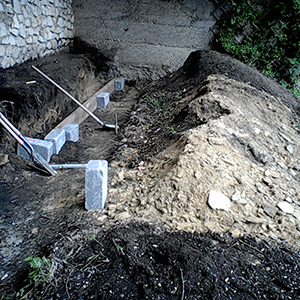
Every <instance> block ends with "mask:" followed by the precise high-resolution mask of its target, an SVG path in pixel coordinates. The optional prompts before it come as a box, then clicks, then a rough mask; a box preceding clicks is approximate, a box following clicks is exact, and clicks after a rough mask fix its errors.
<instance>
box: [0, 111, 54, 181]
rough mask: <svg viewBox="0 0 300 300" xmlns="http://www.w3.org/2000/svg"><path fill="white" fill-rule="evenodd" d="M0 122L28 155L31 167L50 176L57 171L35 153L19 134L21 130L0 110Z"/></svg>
mask: <svg viewBox="0 0 300 300" xmlns="http://www.w3.org/2000/svg"><path fill="white" fill-rule="evenodd" d="M0 123H1V124H2V125H3V127H4V128H5V129H6V130H7V131H8V132H9V133H10V134H11V136H12V137H13V138H14V139H15V140H16V141H17V142H18V143H19V144H20V145H21V146H22V147H23V148H24V149H25V150H26V152H27V153H28V154H29V155H30V158H31V162H32V163H33V165H32V167H34V168H35V169H37V170H38V171H40V172H42V173H43V174H46V175H50V176H51V175H55V174H56V173H57V172H56V171H55V170H53V169H52V168H51V167H50V166H49V165H48V164H47V162H46V161H45V160H44V158H43V157H42V156H41V155H40V154H39V153H35V151H34V149H33V147H32V145H31V144H30V143H28V141H27V140H26V138H25V137H24V136H23V135H22V134H21V132H20V131H19V130H18V129H17V128H16V127H15V126H14V125H13V124H12V123H10V122H9V121H8V119H7V118H6V117H5V116H4V115H3V114H2V113H1V112H0Z"/></svg>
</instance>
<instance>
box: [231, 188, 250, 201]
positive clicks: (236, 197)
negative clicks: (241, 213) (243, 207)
mask: <svg viewBox="0 0 300 300" xmlns="http://www.w3.org/2000/svg"><path fill="white" fill-rule="evenodd" d="M231 200H232V201H235V202H238V203H241V204H246V203H247V200H246V199H245V198H243V195H241V193H240V192H239V191H237V192H235V193H234V194H233V195H232V196H231Z"/></svg>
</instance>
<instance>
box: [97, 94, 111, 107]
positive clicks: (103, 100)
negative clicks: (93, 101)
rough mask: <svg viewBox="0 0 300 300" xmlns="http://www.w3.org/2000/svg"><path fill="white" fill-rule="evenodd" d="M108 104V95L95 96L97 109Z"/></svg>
mask: <svg viewBox="0 0 300 300" xmlns="http://www.w3.org/2000/svg"><path fill="white" fill-rule="evenodd" d="M108 102H109V93H100V94H99V95H98V96H97V108H105V107H106V106H107V104H108Z"/></svg>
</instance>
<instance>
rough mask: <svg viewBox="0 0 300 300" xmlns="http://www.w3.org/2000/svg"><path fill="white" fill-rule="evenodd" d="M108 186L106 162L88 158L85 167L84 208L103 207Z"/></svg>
mask: <svg viewBox="0 0 300 300" xmlns="http://www.w3.org/2000/svg"><path fill="white" fill-rule="evenodd" d="M107 188H108V162H107V161H106V160H90V161H89V162H88V164H87V166H86V169H85V208H86V209H87V210H94V209H103V208H104V207H105V203H106V198H107Z"/></svg>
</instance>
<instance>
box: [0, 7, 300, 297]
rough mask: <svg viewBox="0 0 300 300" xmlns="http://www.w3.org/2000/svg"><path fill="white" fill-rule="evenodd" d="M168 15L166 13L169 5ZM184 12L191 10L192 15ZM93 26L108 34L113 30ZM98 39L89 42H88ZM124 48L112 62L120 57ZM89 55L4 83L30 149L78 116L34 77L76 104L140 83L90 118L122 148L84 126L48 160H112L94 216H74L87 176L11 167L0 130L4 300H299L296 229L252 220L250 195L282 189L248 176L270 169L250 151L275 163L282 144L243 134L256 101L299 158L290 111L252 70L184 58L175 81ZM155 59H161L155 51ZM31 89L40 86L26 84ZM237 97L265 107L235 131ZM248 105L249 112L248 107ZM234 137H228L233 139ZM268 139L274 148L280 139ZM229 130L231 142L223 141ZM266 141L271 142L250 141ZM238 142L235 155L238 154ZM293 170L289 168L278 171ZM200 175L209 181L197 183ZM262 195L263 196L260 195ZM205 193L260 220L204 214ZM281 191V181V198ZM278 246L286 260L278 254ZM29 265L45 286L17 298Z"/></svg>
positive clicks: (199, 56)
mask: <svg viewBox="0 0 300 300" xmlns="http://www.w3.org/2000/svg"><path fill="white" fill-rule="evenodd" d="M129 2H130V1H128V3H129ZM170 3H171V4H172V3H173V1H168V2H167V5H171V4H170ZM178 3H181V2H180V1H179V2H178ZM189 3H190V2H189ZM129 4H130V3H129ZM131 4H132V3H131ZM139 4H140V5H141V3H139ZM75 5H76V6H77V9H78V10H80V9H81V10H83V9H87V7H86V6H85V5H86V3H83V6H82V7H80V6H78V1H75ZM172 5H173V4H172ZM174 5H175V6H176V5H177V4H176V3H175V2H174ZM190 5H191V8H193V5H194V4H190ZM129 6H130V5H129ZM131 6H132V5H131ZM175 6H174V7H175ZM141 7H142V5H141V6H137V8H136V9H141ZM153 7H154V6H151V9H154V8H153ZM174 7H173V6H172V8H170V9H175V8H174ZM119 8H122V7H119ZM119 8H118V9H119ZM101 9H103V7H102V8H101ZM88 11H90V9H88ZM77 13H78V12H77ZM97 13H98V12H95V14H97ZM199 13H200V11H199V10H197V11H196V14H199ZM203 14H204V13H203ZM133 16H134V14H133V12H132V11H131V13H130V14H128V15H127V17H126V18H127V19H126V18H125V17H123V18H121V16H120V18H121V20H123V21H124V20H125V21H124V22H125V23H126V22H127V23H126V24H125V25H126V26H128V30H127V31H124V32H122V34H124V35H125V34H127V32H130V31H131V28H135V27H136V26H137V25H139V24H140V23H139V22H141V20H137V21H136V20H134V18H133ZM195 18H196V17H195ZM84 19H85V17H83V19H81V21H82V20H84ZM93 20H94V19H93ZM195 20H196V21H195V22H193V23H192V24H196V25H197V26H198V25H199V23H197V22H199V20H197V19H195ZM129 21H130V22H129ZM160 21H161V22H163V20H160ZM103 22H104V23H105V26H106V27H105V28H106V29H107V28H110V26H111V23H110V22H108V21H105V20H104V21H103ZM78 25H80V24H79V23H78ZM154 25H157V24H154ZM158 25H159V26H160V25H161V24H158ZM196 25H195V26H196ZM159 26H157V28H160V27H159ZM184 26H185V25H184ZM126 28H127V27H126ZM155 28H156V27H155ZM157 28H156V30H157ZM100 29H101V28H100ZM100 29H99V30H100ZM183 29H184V30H186V27H183ZM82 30H83V31H84V28H82ZM193 32H194V31H193ZM96 33H97V32H96V31H95V32H93V33H92V34H90V35H87V36H86V38H87V39H93V37H94V34H96ZM126 38H129V37H126ZM115 41H116V40H111V41H110V40H109V39H108V40H106V42H105V43H104V44H105V45H104V46H107V49H108V48H109V47H112V48H113V42H115ZM110 42H112V45H110V44H109V43H110ZM128 45H129V44H128ZM128 45H126V47H123V48H121V49H123V50H124V49H125V50H126V49H127V51H129V50H130V47H129V48H128ZM94 46H95V45H94ZM94 46H91V45H89V44H88V43H87V41H84V42H83V41H81V40H80V39H75V40H74V43H73V46H72V47H71V48H70V51H69V52H65V53H60V54H57V55H54V56H49V57H46V58H44V59H40V60H36V61H33V62H28V63H25V64H22V65H20V66H16V67H14V68H10V69H8V70H1V71H0V78H1V81H0V82H1V86H0V91H1V93H0V103H1V110H2V111H3V112H4V113H5V114H6V115H7V116H8V117H9V119H10V120H11V121H12V122H13V123H14V124H15V125H16V127H18V128H19V129H21V131H22V133H23V134H24V135H26V136H33V137H38V138H43V137H44V136H45V135H46V134H47V133H48V132H49V131H50V130H51V129H52V128H54V127H55V126H56V125H57V124H58V123H59V122H60V121H61V120H62V119H63V118H64V117H65V116H67V115H68V114H69V113H70V112H71V111H73V110H74V108H75V107H76V105H74V103H73V102H72V101H71V100H70V99H68V98H67V97H65V96H64V95H63V94H62V93H61V92H60V91H58V90H57V89H56V88H55V87H53V86H52V85H51V84H50V83H49V82H47V81H45V80H44V79H43V78H41V77H40V75H39V74H37V73H36V72H35V71H34V70H33V69H32V68H31V64H34V65H36V66H37V67H39V68H40V69H41V70H43V72H45V73H46V74H47V75H49V76H50V77H51V78H53V79H54V80H55V81H57V82H58V83H59V84H60V85H61V86H63V87H64V88H65V89H66V90H67V91H69V92H70V93H71V94H72V95H74V96H75V97H76V98H78V99H79V100H80V101H84V100H86V99H87V98H88V97H89V96H91V95H92V94H93V93H94V92H95V91H96V90H98V89H100V87H102V86H103V85H105V83H107V82H108V81H109V80H110V79H111V78H112V75H114V76H115V75H119V74H128V75H129V77H130V76H132V77H134V76H136V74H138V75H141V77H142V78H144V79H136V78H135V79H132V80H127V81H126V85H125V88H124V89H123V90H122V91H120V92H114V93H113V94H112V95H111V99H110V103H109V105H108V106H107V108H105V109H104V110H98V111H96V114H97V116H98V117H99V118H101V120H103V121H105V122H108V123H110V122H111V120H113V116H114V114H115V113H118V115H119V124H120V127H121V129H120V131H119V133H118V135H116V134H115V133H114V132H113V131H110V130H103V129H102V128H100V126H99V125H98V124H97V123H96V122H95V121H94V120H93V119H91V118H88V119H87V120H86V121H84V122H83V123H82V124H81V125H80V138H79V141H78V142H77V143H72V142H68V143H66V144H65V145H64V147H63V149H62V150H61V152H60V153H59V155H55V156H53V157H52V160H51V162H53V163H86V162H88V161H89V160H91V159H106V160H108V162H109V196H108V200H107V206H106V208H105V209H104V210H103V211H89V212H87V211H85V210H84V200H85V199H84V198H85V197H84V186H85V178H84V171H82V170H65V171H62V172H58V174H57V175H56V176H54V177H44V176H41V175H40V174H39V173H37V172H34V171H33V170H32V169H30V168H28V166H27V164H26V163H25V162H24V161H23V160H21V159H19V158H18V157H17V155H16V154H15V146H16V145H15V142H14V141H13V139H12V138H11V137H10V136H8V134H7V133H6V132H5V131H4V130H3V129H2V128H1V131H0V138H1V143H0V178H1V181H0V205H1V206H0V210H1V215H0V228H1V232H0V238H1V247H0V255H1V260H0V279H1V280H0V290H1V294H0V295H1V297H6V298H4V299H19V298H20V297H19V296H18V295H17V293H18V292H20V291H21V292H23V294H24V295H25V294H26V297H27V298H28V299H158V298H160V299H210V298H211V299H299V298H300V290H299V286H300V282H299V278H300V274H299V273H300V272H299V268H298V265H299V264H300V257H299V251H298V248H296V246H295V245H297V237H298V238H299V234H298V228H299V223H298V220H297V219H296V218H295V217H294V215H293V216H291V215H287V216H286V214H284V213H282V212H281V211H280V210H278V209H277V208H274V207H272V206H269V207H268V208H269V210H268V212H269V214H270V215H272V218H271V217H270V218H269V219H267V217H266V215H265V213H264V212H262V208H263V207H266V206H267V205H266V203H265V202H261V203H259V201H263V200H261V198H259V197H258V196H259V195H261V193H262V192H258V191H257V190H256V186H257V188H259V189H260V191H262V190H263V189H270V191H268V192H266V191H264V192H265V193H266V194H267V195H269V194H270V193H272V194H273V195H278V197H281V194H280V192H278V189H276V186H277V182H276V180H277V179H278V177H272V180H273V181H272V180H271V181H270V179H269V178H267V179H266V178H261V175H257V173H259V172H260V171H261V169H263V168H264V167H266V166H269V162H268V161H267V163H265V164H263V163H261V162H260V161H259V153H263V151H262V150H261V149H260V148H259V147H260V146H261V147H262V148H263V147H264V149H267V148H272V149H273V148H274V147H273V145H274V143H277V145H278V144H280V141H278V140H276V141H275V142H274V143H273V144H272V143H271V142H270V141H271V137H270V136H266V137H265V138H261V137H257V136H255V137H254V138H253V140H251V141H252V143H251V144H250V143H249V141H250V138H252V137H249V136H248V137H247V138H248V140H247V139H246V138H245V136H246V135H247V134H249V132H250V131H251V129H252V127H253V126H254V125H255V126H259V125H257V124H259V122H257V120H256V121H255V122H256V123H255V124H254V123H253V124H254V125H253V124H252V123H251V122H252V121H251V120H252V119H254V118H255V117H257V118H258V116H260V114H261V112H262V111H263V112H264V113H265V110H264V109H265V106H264V101H266V103H267V102H268V101H269V102H268V103H271V104H270V105H272V109H273V111H272V112H273V114H274V116H276V118H277V119H276V118H275V117H274V119H273V115H272V114H266V117H265V119H268V118H270V122H271V123H272V122H273V124H277V123H279V121H278V120H279V119H280V118H281V119H280V122H282V124H285V126H286V127H287V128H288V129H287V130H286V131H285V136H286V135H288V134H290V133H291V132H292V134H291V135H289V137H288V138H289V139H290V140H291V141H293V146H294V149H295V153H297V152H296V151H298V150H297V149H298V148H297V144H296V142H294V141H295V140H296V138H297V134H298V133H297V130H298V127H297V125H296V124H297V122H299V114H298V101H299V99H298V98H297V97H296V96H293V95H291V94H289V93H288V92H287V91H286V90H285V89H284V88H282V87H281V86H279V85H278V84H277V83H275V82H273V81H272V80H270V79H267V78H266V77H264V76H263V75H262V74H260V73H258V72H257V71H256V70H254V69H252V68H250V67H248V66H245V65H243V64H241V63H240V62H238V61H236V60H233V59H231V58H230V57H228V56H224V55H221V54H219V53H216V52H213V51H203V50H201V51H196V52H193V53H191V55H190V56H189V57H188V58H187V60H186V61H185V63H184V64H183V65H182V67H181V68H179V70H178V71H176V72H173V71H174V70H172V72H171V73H170V72H169V71H170V70H169V69H168V68H164V69H163V72H162V71H161V70H158V69H159V67H157V66H154V68H153V69H151V68H149V67H148V66H138V65H136V64H135V65H133V67H132V68H131V67H128V66H127V65H126V62H125V61H124V60H123V57H121V56H122V55H121V51H119V50H118V51H119V52H118V51H117V50H116V51H115V53H114V55H112V54H111V53H110V52H109V51H108V52H106V53H105V52H103V53H104V54H103V53H101V51H100V50H99V49H100V48H101V45H100V46H99V45H97V46H98V47H96V48H95V47H94ZM138 46H140V45H138ZM160 46H161V45H160ZM104 48H105V47H104ZM112 48H111V49H110V50H113V49H112ZM137 48H138V47H137ZM107 49H106V50H107ZM128 49H129V50H128ZM147 49H148V48H147ZM151 49H152V50H153V51H154V50H155V51H154V53H156V54H157V53H159V51H161V49H162V48H161V47H160V48H159V49H156V48H155V47H152V48H151ZM191 49H192V46H191V47H190V48H189V51H190V50H191ZM148 50H149V49H148ZM157 51H158V52H157ZM124 52H125V53H127V52H126V51H124ZM116 53H117V55H116ZM151 53H152V52H151ZM180 53H182V52H180ZM184 53H187V52H184ZM153 57H154V56H153ZM153 57H152V58H151V59H153ZM131 58H132V57H131ZM177 62H178V61H177ZM130 63H131V62H130V61H129V62H128V65H130ZM118 64H119V65H118ZM127 67H128V68H127ZM166 70H169V71H166ZM168 73H170V74H168ZM147 74H148V75H149V77H153V78H154V77H156V78H157V77H161V75H166V74H168V75H167V76H165V77H162V78H160V79H159V80H156V81H152V80H150V79H145V78H146V77H147ZM209 75H214V76H216V77H213V78H212V77H209ZM218 75H226V76H227V77H226V78H225V79H224V77H218ZM231 79H234V80H235V81H233V80H231ZM32 81H36V83H31V84H26V83H28V82H32ZM247 83H250V85H248V84H247ZM264 92H267V93H268V94H267V93H264ZM231 93H232V94H231ZM236 95H238V96H236ZM270 95H271V96H270ZM230 96H232V97H235V98H234V99H233V102H234V104H232V103H231V104H230V102H228V101H227V100H226V99H229V98H230ZM226 97H227V98H226ZM244 97H246V98H245V99H253V103H256V102H261V106H259V108H260V110H258V111H257V114H256V115H252V117H249V118H248V119H245V120H246V121H245V123H243V122H244V119H243V118H244V117H243V115H242V114H240V115H238V114H237V108H238V109H240V106H241V107H242V108H243V105H244V104H243V103H242V101H245V103H247V102H246V100H245V99H244ZM247 97H248V98H247ZM224 99H225V100H224ZM241 99H242V100H241ZM258 99H259V100H258ZM274 99H275V100H274ZM226 101H227V102H226ZM247 101H248V100H247ZM247 105H248V107H249V110H250V107H252V106H251V105H252V103H250V102H248V104H247ZM247 105H246V104H245V106H247ZM274 107H275V108H276V109H277V112H276V111H275V108H274ZM254 111H255V110H254ZM244 115H246V111H244ZM234 118H236V119H234ZM251 118H252V119H251ZM227 120H231V121H230V122H232V123H230V122H229V121H227ZM249 120H250V121H249ZM260 121H261V123H263V121H262V119H261V120H260ZM264 121H265V120H264ZM226 122H228V123H226ZM247 122H248V123H247ZM249 123H251V124H250V125H249ZM232 124H234V125H236V126H237V128H238V129H237V128H234V127H229V126H233V125H232ZM245 124H246V125H245ZM263 124H265V123H263ZM226 126H228V128H227V127H226ZM238 126H240V127H238ZM251 126H252V127H251ZM268 126H269V125H268ZM273 127H274V128H273V130H274V132H276V134H274V136H275V135H276V136H277V132H280V134H282V132H281V131H282V130H281V129H280V130H281V131H280V130H279V129H277V127H275V126H273ZM226 128H227V129H228V132H233V134H231V135H230V136H228V133H226ZM249 128H250V129H249ZM248 129H249V132H248V131H247V130H248ZM243 130H244V131H247V132H242V131H243ZM263 130H267V129H266V128H260V131H263ZM224 132H225V133H224ZM237 132H238V134H239V135H237ZM230 138H232V140H230ZM226 139H227V140H226ZM239 141H240V142H241V143H244V144H241V143H240V144H239V145H238V146H236V145H237V144H238V143H239ZM264 142H266V143H267V142H270V143H269V144H264ZM280 145H281V144H280ZM244 146H245V147H244ZM246 146H247V147H248V148H247V147H246ZM233 148H234V150H233ZM282 148H284V147H282ZM197 149H198V150H197ZM199 149H200V150H199ZM274 149H275V148H274ZM260 150H261V151H260ZM243 151H244V152H247V153H246V154H245V153H244V152H243ZM278 151H279V150H278ZM280 151H283V152H284V149H283V150H280ZM241 153H242V154H241ZM251 153H252V154H251ZM275 154H276V155H277V154H278V155H279V154H280V155H281V153H279V152H278V153H277V152H276V153H275ZM275 154H274V157H275V156H276V155H275ZM230 155H232V156H230ZM247 155H248V156H247ZM224 157H225V158H224ZM249 157H250V159H248V158H249ZM223 159H224V160H225V163H224V161H223ZM274 159H275V158H274ZM250 160H251V163H249V161H250ZM291 161H292V160H291V158H290V157H286V162H288V163H291ZM236 163H238V164H236ZM294 163H295V164H296V162H294ZM232 166H233V167H232ZM241 166H242V167H241ZM193 170H195V171H193ZM222 172H223V173H222ZM230 172H231V173H230ZM239 172H240V173H239ZM247 172H248V173H249V174H250V173H251V174H252V175H253V174H255V176H257V177H254V175H253V177H251V176H252V175H249V174H248V173H247ZM255 172H256V173H255ZM281 172H282V173H284V171H283V170H281ZM220 173H221V175H220ZM269 173H270V171H269ZM203 174H204V175H205V174H209V176H208V175H207V177H203V178H202V177H201V176H203ZM272 174H273V173H272ZM284 174H285V173H284ZM247 176H248V177H247ZM274 176H275V175H274ZM231 179H232V180H231ZM197 180H199V181H197ZM274 180H275V183H274ZM297 180H298V179H297V178H296V179H289V181H286V183H285V184H286V185H288V182H292V184H291V185H294V187H293V188H294V191H293V192H290V191H289V192H290V193H291V196H290V198H291V199H293V200H294V199H296V197H297V193H298V189H297V187H296V184H295V182H296V181H297ZM252 181H253V182H252ZM211 182H212V183H211ZM264 182H267V183H268V185H266V184H261V185H259V184H260V183H264ZM210 183H211V185H212V186H218V187H221V188H222V183H224V186H225V187H224V193H226V192H228V193H229V192H230V193H232V191H233V190H234V188H236V187H237V188H238V189H245V190H246V189H247V188H248V190H246V192H247V197H248V198H247V199H248V202H249V203H248V204H247V205H246V206H247V209H248V210H250V208H249V206H250V203H251V204H252V202H251V201H252V200H253V199H254V200H255V201H254V200H253V202H255V205H256V206H255V207H254V208H253V211H251V213H253V212H255V214H256V215H255V216H253V215H251V213H250V215H246V212H245V211H246V209H244V208H243V207H246V206H244V205H245V203H242V202H241V203H239V202H237V203H235V204H233V208H232V211H229V212H222V211H213V210H212V209H211V208H209V207H208V206H207V203H206V202H207V200H205V201H204V200H203V199H206V198H205V197H206V195H204V196H203V194H205V193H204V192H203V193H202V192H201V188H203V189H204V187H206V185H209V184H210ZM225 183H226V185H225ZM255 184H256V186H255ZM285 184H284V182H283V181H280V188H281V189H282V190H284V189H285ZM248 185H249V186H248ZM288 188H290V190H291V188H292V186H291V187H288ZM288 188H287V190H288ZM189 189H190V190H189ZM254 190H255V191H254ZM251 193H252V194H251ZM287 193H288V192H287ZM241 194H243V193H242V192H241ZM228 195H229V194H228ZM253 195H255V196H253ZM201 197H203V199H202V198H201ZM242 200H244V199H242ZM250 200H251V201H250ZM276 200H277V199H273V201H276ZM203 201H204V202H203ZM268 201H269V199H268ZM270 201H271V200H270ZM295 201H296V200H295ZM257 203H258V204H257ZM295 203H296V202H295ZM268 205H269V202H268ZM265 220H267V221H265ZM291 220H293V222H292V221H291ZM267 222H269V223H267ZM271 225H272V226H273V227H271ZM263 226H265V227H263ZM268 226H269V227H268ZM264 228H265V229H264ZM272 228H273V229H274V228H275V229H274V230H273V231H272V230H271V229H272ZM285 231H286V234H285ZM288 236H289V237H288ZM288 238H290V240H289V239H288ZM291 239H292V240H291ZM287 240H288V241H289V242H292V243H294V246H295V247H294V248H293V247H292V246H291V244H288V243H285V241H287ZM35 256H36V257H40V258H42V257H45V258H46V259H49V260H50V264H51V268H50V269H49V268H47V266H45V265H43V266H42V267H41V268H40V269H39V270H40V271H43V272H44V274H46V277H43V278H42V280H37V281H36V282H35V283H34V284H31V285H29V286H27V287H26V288H25V289H24V290H23V291H22V288H24V287H25V286H26V285H28V283H29V282H28V281H27V282H25V281H24V280H25V279H28V276H29V275H28V274H29V273H30V271H32V268H30V266H29V263H28V262H25V261H24V259H25V258H26V257H35ZM26 297H25V298H26Z"/></svg>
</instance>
